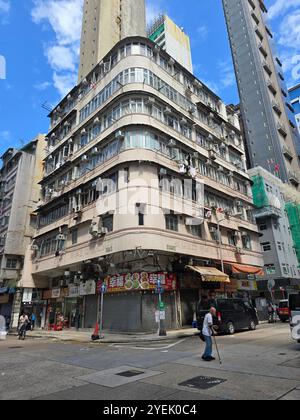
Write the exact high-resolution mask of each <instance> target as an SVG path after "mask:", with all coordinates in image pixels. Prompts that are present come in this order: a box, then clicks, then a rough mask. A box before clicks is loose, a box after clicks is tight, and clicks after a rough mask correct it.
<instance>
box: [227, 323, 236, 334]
mask: <svg viewBox="0 0 300 420" xmlns="http://www.w3.org/2000/svg"><path fill="white" fill-rule="evenodd" d="M227 332H228V334H230V335H234V333H235V326H234V324H233V323H232V322H229V323H228V324H227Z"/></svg>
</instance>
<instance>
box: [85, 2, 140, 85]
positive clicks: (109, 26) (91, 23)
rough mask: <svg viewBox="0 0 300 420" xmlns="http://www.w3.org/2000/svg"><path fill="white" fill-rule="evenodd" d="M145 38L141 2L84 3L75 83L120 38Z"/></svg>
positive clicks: (86, 73)
mask: <svg viewBox="0 0 300 420" xmlns="http://www.w3.org/2000/svg"><path fill="white" fill-rule="evenodd" d="M135 35H139V36H145V35H146V8H145V0H85V1H84V7H83V20H82V35H81V48H80V65H79V72H78V73H79V74H78V81H79V82H80V81H81V80H83V79H84V78H85V77H86V76H87V75H88V73H89V72H90V71H91V70H92V69H93V67H94V66H95V65H96V64H97V63H99V62H100V61H101V59H102V58H103V57H104V56H105V55H106V54H107V53H108V52H109V51H110V50H111V49H112V48H113V47H114V45H115V44H116V43H117V42H119V41H120V40H121V39H124V38H127V37H129V36H135Z"/></svg>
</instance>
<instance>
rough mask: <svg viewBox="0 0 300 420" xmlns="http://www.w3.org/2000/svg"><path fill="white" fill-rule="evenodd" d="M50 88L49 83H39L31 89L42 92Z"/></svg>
mask: <svg viewBox="0 0 300 420" xmlns="http://www.w3.org/2000/svg"><path fill="white" fill-rule="evenodd" d="M50 86H51V83H50V82H41V83H36V84H35V85H34V86H33V87H34V89H36V90H40V91H43V90H46V89H48V88H49V87H50Z"/></svg>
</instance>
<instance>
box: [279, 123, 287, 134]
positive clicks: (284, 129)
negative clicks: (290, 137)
mask: <svg viewBox="0 0 300 420" xmlns="http://www.w3.org/2000/svg"><path fill="white" fill-rule="evenodd" d="M277 130H278V131H279V133H280V134H281V135H282V136H283V137H286V136H287V131H286V128H285V126H284V125H283V124H281V123H280V122H278V123H277Z"/></svg>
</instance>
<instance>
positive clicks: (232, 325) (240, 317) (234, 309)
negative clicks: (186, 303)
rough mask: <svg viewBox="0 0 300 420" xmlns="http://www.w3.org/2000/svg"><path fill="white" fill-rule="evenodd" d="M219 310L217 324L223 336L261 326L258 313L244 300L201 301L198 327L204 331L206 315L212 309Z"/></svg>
mask: <svg viewBox="0 0 300 420" xmlns="http://www.w3.org/2000/svg"><path fill="white" fill-rule="evenodd" d="M211 307H214V308H216V310H217V320H215V322H216V324H217V325H218V326H219V331H220V333H221V334H224V333H225V334H231V335H233V334H234V333H235V332H236V331H238V330H244V329H249V330H250V331H254V330H256V327H257V325H258V324H259V320H258V316H257V311H256V309H255V308H254V307H253V306H252V305H251V304H250V303H249V302H246V301H244V300H243V299H214V300H201V301H200V302H199V303H198V306H197V327H198V329H199V331H201V330H202V327H203V321H204V318H205V315H206V314H207V313H208V312H209V310H210V308H211Z"/></svg>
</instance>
